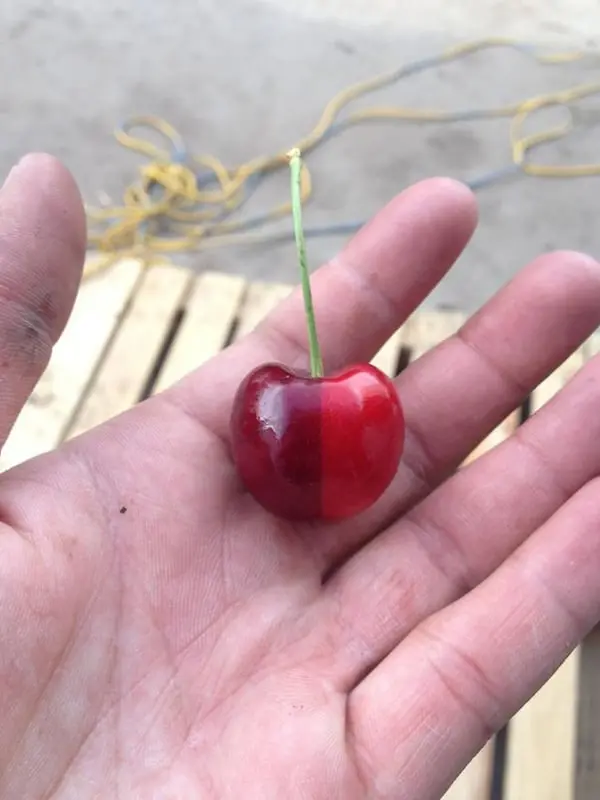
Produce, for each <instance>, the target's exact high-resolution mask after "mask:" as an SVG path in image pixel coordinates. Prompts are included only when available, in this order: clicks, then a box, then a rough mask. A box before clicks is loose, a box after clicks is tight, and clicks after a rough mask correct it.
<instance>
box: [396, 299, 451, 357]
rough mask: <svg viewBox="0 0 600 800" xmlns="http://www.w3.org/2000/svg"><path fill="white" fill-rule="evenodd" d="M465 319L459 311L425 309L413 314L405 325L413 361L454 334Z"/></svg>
mask: <svg viewBox="0 0 600 800" xmlns="http://www.w3.org/2000/svg"><path fill="white" fill-rule="evenodd" d="M464 321H465V315H464V314H462V313H461V312H459V311H431V310H428V309H423V310H420V311H418V312H417V313H415V314H413V316H412V317H410V319H409V320H408V321H407V323H406V325H405V333H404V336H405V340H406V342H407V344H408V346H409V347H410V350H411V356H410V360H411V361H416V360H417V358H420V357H421V356H422V355H423V354H424V353H425V352H426V351H427V350H430V349H432V348H433V347H435V346H436V345H438V344H440V343H441V342H443V341H444V340H445V339H447V338H448V337H449V336H452V335H453V334H455V333H456V331H457V330H458V329H459V328H460V326H461V325H462V324H463V322H464Z"/></svg>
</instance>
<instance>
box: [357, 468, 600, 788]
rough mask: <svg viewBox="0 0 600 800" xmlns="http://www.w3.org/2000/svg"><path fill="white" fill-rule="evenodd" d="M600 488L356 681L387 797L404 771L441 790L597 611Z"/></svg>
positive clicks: (369, 750) (362, 721)
mask: <svg viewBox="0 0 600 800" xmlns="http://www.w3.org/2000/svg"><path fill="white" fill-rule="evenodd" d="M599 490H600V480H599V479H596V480H595V481H593V482H591V483H589V484H587V486H586V487H584V488H583V489H581V491H580V492H579V493H578V494H576V495H575V496H574V497H573V498H572V499H571V500H570V501H569V502H568V503H567V504H565V505H564V506H563V507H562V508H561V510H560V511H558V512H557V513H556V514H555V515H554V516H553V517H552V518H551V519H550V520H549V521H548V522H547V523H546V524H545V525H544V526H543V527H542V528H540V529H539V530H538V531H537V532H536V533H535V534H534V535H533V536H532V537H530V539H529V540H528V541H527V542H526V543H525V544H524V545H523V546H522V547H521V548H520V549H519V550H517V551H516V552H515V553H514V554H513V556H511V558H509V559H508V560H507V561H506V562H505V563H504V564H503V565H502V566H501V567H500V568H499V569H498V570H497V571H496V572H495V573H494V574H493V575H492V576H491V577H490V578H488V579H487V580H486V581H485V582H484V583H482V584H480V585H479V586H478V587H477V588H476V589H474V590H473V591H472V592H470V593H469V594H468V595H465V596H464V597H463V598H462V599H461V600H459V601H458V602H456V603H454V604H453V605H451V606H448V607H447V608H446V609H444V610H443V611H441V612H439V613H438V614H436V615H434V616H432V617H430V618H429V619H428V620H427V621H426V622H424V623H423V624H422V625H421V626H419V627H418V628H416V629H415V630H414V631H413V632H412V633H411V634H410V635H409V636H408V637H407V638H406V639H405V640H404V642H403V643H402V644H400V645H399V646H398V647H397V648H396V649H395V650H394V651H393V652H392V653H391V654H390V655H389V656H388V657H387V658H386V659H385V660H384V661H383V662H382V663H381V664H380V665H379V666H378V667H377V668H376V669H375V670H374V671H373V672H372V673H370V675H369V676H368V677H367V678H366V679H365V680H364V681H363V682H362V683H361V684H359V685H358V686H357V687H356V689H355V690H354V692H353V693H352V695H351V698H350V705H349V712H350V724H351V730H352V737H353V739H354V740H355V742H356V745H357V746H356V752H357V754H360V759H361V760H362V762H363V763H362V764H359V768H360V769H361V772H362V774H363V775H364V776H365V779H366V780H369V781H372V782H373V783H374V784H375V785H376V786H377V789H378V792H379V793H378V794H377V796H378V797H382V798H388V797H389V798H392V797H393V798H404V797H405V795H404V794H402V785H403V784H404V783H405V776H406V775H407V774H410V775H411V780H410V787H411V791H410V792H409V793H408V794H407V795H406V797H408V796H411V797H419V798H420V797H423V798H430V797H431V798H433V797H441V796H442V795H443V794H444V791H445V790H446V789H447V788H448V787H449V786H450V784H451V783H452V782H453V780H454V779H455V778H456V777H457V776H458V774H459V773H460V772H461V771H462V769H463V768H464V767H465V766H466V764H467V763H468V762H469V761H470V760H471V758H472V757H473V756H474V755H475V754H476V753H477V752H478V751H479V750H480V749H481V748H482V747H483V745H484V744H485V743H486V741H487V740H488V739H489V738H490V737H491V736H492V735H493V734H494V733H495V732H496V731H497V730H499V729H500V728H501V727H503V726H504V725H505V724H506V723H507V722H508V720H509V719H510V718H511V717H512V716H513V715H514V714H515V713H516V712H517V711H518V710H519V708H520V707H521V706H522V705H524V704H525V703H526V702H527V701H528V700H529V699H530V698H531V697H532V696H533V695H534V694H535V693H536V692H537V691H538V689H540V688H541V686H543V684H544V683H545V682H546V681H547V680H548V679H549V678H550V677H551V675H552V674H553V673H554V672H555V671H556V669H558V667H559V666H560V664H561V663H562V662H563V661H564V660H565V659H566V658H567V656H568V655H569V654H570V653H571V652H572V651H573V650H574V649H575V647H576V646H577V645H578V644H579V642H580V641H581V640H582V639H583V638H584V637H585V636H586V634H587V633H588V632H589V631H590V630H591V629H592V628H593V627H594V626H595V625H596V624H597V622H598V621H599V620H600V583H599V582H598V574H600V501H599V500H598V497H599V496H600V495H599ZM391 697H395V698H397V700H392V701H390V698H391ZM407 732H410V735H407Z"/></svg>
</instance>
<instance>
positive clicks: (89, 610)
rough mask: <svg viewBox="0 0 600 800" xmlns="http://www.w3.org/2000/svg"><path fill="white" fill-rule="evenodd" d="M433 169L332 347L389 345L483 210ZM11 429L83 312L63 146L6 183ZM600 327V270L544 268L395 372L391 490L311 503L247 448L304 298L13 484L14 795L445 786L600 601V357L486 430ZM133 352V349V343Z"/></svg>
mask: <svg viewBox="0 0 600 800" xmlns="http://www.w3.org/2000/svg"><path fill="white" fill-rule="evenodd" d="M475 217H476V214H475V210H474V203H473V199H472V197H471V196H470V194H469V193H468V192H467V190H466V189H464V188H463V187H461V186H459V185H457V184H454V183H452V182H450V181H445V180H444V181H428V182H425V183H422V184H420V185H418V186H415V187H413V188H412V189H410V190H408V191H407V192H405V193H404V194H402V195H400V196H399V197H398V198H397V199H395V200H394V201H393V202H392V203H391V204H390V205H389V206H388V207H387V208H386V209H384V210H383V211H382V212H381V213H380V214H379V215H378V217H377V218H376V219H375V220H374V221H373V222H372V223H371V224H370V225H369V226H367V227H366V228H365V229H364V230H363V231H362V232H361V233H360V234H359V235H358V236H357V237H356V238H355V239H354V241H353V242H352V243H351V244H350V245H349V246H348V247H347V248H346V250H345V251H344V252H343V254H342V255H341V256H340V257H339V258H337V259H336V260H334V261H333V262H332V263H330V264H329V265H327V266H326V267H324V268H323V269H321V270H320V271H319V272H318V273H316V274H315V276H314V284H313V286H314V294H315V305H316V312H317V318H318V320H319V323H320V334H321V342H322V346H323V350H324V356H325V361H326V366H327V367H328V368H329V369H334V368H337V367H339V366H342V365H344V364H347V363H349V362H352V361H359V360H367V359H369V358H371V357H372V356H373V354H374V353H375V352H376V351H377V349H378V348H379V347H380V346H381V345H382V344H383V342H384V341H385V340H386V339H387V338H388V337H389V336H390V335H391V334H392V332H393V331H394V330H395V329H396V328H397V327H398V326H399V324H401V323H402V322H403V321H404V319H405V318H406V317H407V316H408V315H409V314H410V312H411V311H412V310H413V309H414V308H415V307H416V306H417V305H418V304H419V303H420V302H421V301H422V300H423V299H424V297H425V296H426V295H427V294H428V293H429V291H430V290H431V289H432V288H433V287H434V286H435V285H436V283H437V282H438V281H439V279H440V278H441V277H442V275H443V274H444V273H445V272H446V270H447V269H448V268H449V267H450V266H451V264H452V262H453V261H454V260H455V258H456V257H457V256H458V255H459V253H460V251H461V249H462V248H463V247H464V245H465V243H466V242H467V240H468V238H469V237H470V235H471V233H472V230H473V227H474V225H475ZM0 225H1V227H0V297H1V301H0V356H1V362H2V368H3V377H2V382H1V384H0V400H1V401H2V402H1V403H0V435H1V438H2V440H5V439H6V437H7V435H8V432H9V430H10V428H11V426H12V424H13V423H14V420H15V418H16V416H17V414H18V413H19V410H20V408H21V407H22V405H23V403H24V402H25V401H26V399H27V397H28V395H29V394H30V392H31V391H32V389H33V386H34V384H35V382H36V381H37V379H38V378H39V376H40V374H41V372H42V370H43V368H44V367H45V364H46V362H47V359H48V357H49V353H50V349H51V346H52V343H53V342H54V341H55V340H56V339H57V337H58V336H59V335H60V333H61V331H62V328H63V327H64V324H65V322H66V319H67V317H68V315H69V313H70V310H71V306H72V303H73V299H74V295H75V293H76V290H77V286H78V282H79V279H80V271H81V262H82V259H83V250H84V240H85V236H84V221H83V213H82V209H81V201H80V198H79V195H78V193H77V190H76V188H75V186H74V185H73V182H72V180H71V178H70V176H69V175H68V174H67V173H66V172H65V170H64V169H63V168H62V167H60V165H59V164H57V163H56V162H55V161H54V160H52V159H50V158H49V157H45V156H33V157H29V158H28V159H26V160H24V161H23V162H21V164H20V165H19V166H18V167H17V168H16V169H15V171H14V172H13V173H12V174H11V176H10V177H9V179H8V181H7V184H6V185H5V187H4V189H3V190H2V193H1V195H0ZM599 323H600V267H599V266H598V265H597V264H596V263H595V262H593V261H592V260H591V259H589V258H587V257H584V256H581V255H578V254H573V253H558V254H553V255H548V256H544V257H542V258H540V259H538V260H537V261H536V262H534V263H533V264H531V265H530V266H529V267H528V268H527V269H525V270H524V271H523V272H522V273H521V274H520V275H519V276H518V277H517V278H516V279H515V280H514V281H513V282H512V283H511V284H509V285H508V286H507V287H506V288H505V289H503V290H502V291H501V292H500V293H499V294H498V295H497V296H496V297H495V298H494V299H493V300H491V301H490V303H488V305H487V306H486V307H484V309H483V310H482V311H481V312H480V313H479V314H477V315H476V316H474V317H473V318H472V319H471V320H470V321H469V322H468V323H467V324H466V326H465V327H464V328H463V329H462V330H461V331H460V333H459V334H458V335H457V336H456V337H454V338H452V339H450V340H448V341H447V342H445V343H444V344H443V345H441V346H440V347H439V348H437V349H436V350H435V351H432V352H431V353H429V354H428V355H427V356H425V357H423V358H422V359H420V360H419V361H418V362H416V363H415V364H414V365H412V366H411V367H410V368H409V369H408V370H406V371H405V372H404V373H403V374H402V375H401V377H400V378H399V379H398V382H397V383H398V390H399V392H400V395H401V397H402V400H403V404H404V408H405V412H406V417H407V424H408V431H407V444H406V451H405V455H404V458H403V461H402V465H401V468H400V470H399V473H398V475H397V478H396V480H395V482H394V484H393V485H392V486H391V487H390V489H389V491H388V492H387V493H386V494H385V495H384V497H383V498H382V499H381V500H380V501H379V502H378V503H377V504H376V506H375V507H373V508H372V509H370V510H369V511H368V512H367V513H365V514H363V515H362V516H361V517H360V518H358V519H355V520H353V521H351V522H345V523H341V524H336V525H328V526H323V527H320V526H316V525H297V526H291V525H289V524H286V523H283V522H281V521H279V520H277V519H274V518H272V517H270V516H269V515H267V514H266V513H264V512H263V511H262V510H261V508H259V507H258V506H257V505H256V504H255V503H254V501H253V500H252V498H251V497H250V496H248V494H247V493H245V492H244V489H243V487H242V486H241V485H240V482H239V480H238V478H237V476H236V472H235V469H234V467H233V465H232V463H231V460H230V457H229V446H228V416H229V411H230V407H231V401H232V397H233V394H234V392H235V389H236V387H237V385H238V383H239V381H240V380H241V378H242V377H243V376H244V374H246V372H247V371H248V370H249V369H251V368H252V367H253V366H255V365H256V364H258V363H260V362H263V361H266V360H279V361H283V362H286V363H287V364H289V365H290V366H292V367H294V366H300V365H302V366H305V365H306V363H307V354H306V339H305V327H304V316H303V311H302V300H301V296H300V294H299V293H294V294H293V295H292V296H291V298H289V299H288V300H287V301H285V302H284V303H283V304H282V305H281V307H279V308H278V309H277V310H276V311H275V312H274V313H273V314H272V315H271V316H270V317H269V318H268V319H267V320H266V321H265V322H264V323H263V324H261V325H260V326H259V328H258V329H257V330H256V331H255V332H253V333H252V334H251V335H249V336H248V337H246V338H245V339H243V340H242V341H240V342H239V343H238V344H236V345H235V346H232V347H230V348H229V349H228V350H226V351H225V352H224V353H222V354H221V355H219V356H218V357H217V358H215V359H214V360H213V361H211V362H210V363H208V364H206V365H205V366H203V367H202V368H201V369H199V370H198V371H197V372H196V373H195V374H192V375H190V376H188V377H187V378H186V379H184V380H183V381H182V382H181V383H179V384H177V385H176V386H174V387H173V388H172V389H170V390H169V391H167V392H165V393H163V394H161V395H158V396H156V397H154V398H152V399H151V400H149V401H147V402H145V403H143V404H141V405H140V406H138V407H137V408H135V409H133V410H131V411H129V412H128V413H126V414H124V415H123V416H121V417H118V418H116V419H113V420H111V421H110V422H109V423H107V424H105V425H104V426H102V427H100V428H97V429H96V430H94V431H92V432H90V433H88V434H85V435H83V436H81V437H79V438H77V439H74V440H72V441H70V442H69V443H67V444H66V445H64V446H63V447H61V448H60V449H59V450H57V451H56V452H53V453H49V454H47V455H44V456H42V457H40V458H37V459H35V460H33V461H30V462H28V463H25V464H22V465H20V466H19V467H17V468H15V469H13V470H10V471H9V472H6V473H4V474H3V475H2V476H1V478H0V520H1V525H2V530H1V534H0V645H1V646H0V720H1V724H0V797H1V798H2V800H13V799H14V800H22V798H24V797H26V798H28V800H37V798H50V797H52V798H61V799H62V798H69V799H70V798H74V799H75V798H76V799H77V800H85V799H86V798H96V797H102V798H111V797H114V798H117V797H119V798H144V800H150V798H157V799H158V798H161V799H162V798H165V800H167V799H170V798H173V799H174V800H179V798H181V799H182V800H188V798H190V799H191V798H202V799H204V798H206V799H207V800H211V799H212V798H224V799H225V798H236V800H237V799H238V798H242V797H244V798H258V799H259V800H260V799H262V798H264V800H270V798H274V799H275V798H278V799H279V798H289V799H290V800H293V799H294V798H311V799H312V800H320V799H321V798H323V800H334V798H343V800H351V799H352V798H394V800H408V798H410V800H436V799H437V798H440V797H441V795H442V794H443V792H444V790H445V788H446V787H447V786H448V785H449V784H450V783H451V782H452V780H453V779H454V778H455V777H456V775H457V774H458V773H459V772H460V770H461V769H462V768H463V766H464V765H465V764H466V763H467V762H468V760H469V759H470V758H471V756H472V755H473V754H474V753H475V752H476V751H477V750H478V749H479V748H480V747H481V746H482V745H483V744H484V743H485V741H486V740H487V739H488V738H489V737H490V736H491V735H492V734H493V732H494V731H495V730H497V729H498V728H499V727H500V726H502V725H503V724H504V722H505V721H506V720H507V719H508V718H509V716H511V715H512V714H513V713H514V712H515V711H516V710H517V708H518V707H519V706H520V705H521V704H522V703H524V702H525V701H526V699H527V698H528V697H529V696H530V695H531V694H532V693H533V692H534V691H535V690H536V689H537V688H538V687H539V686H540V685H541V684H542V683H543V681H545V680H546V679H547V678H548V677H549V676H550V674H551V673H552V671H553V670H554V669H555V668H556V667H557V666H558V665H559V663H560V662H561V660H562V659H563V658H564V657H565V656H566V655H567V654H568V652H569V651H570V650H571V649H573V648H574V647H575V645H576V644H577V643H578V641H579V640H580V639H581V638H582V637H583V636H584V635H585V633H586V632H587V631H588V630H589V629H590V628H591V627H592V626H593V625H594V624H595V623H596V621H597V619H598V618H599V617H600V585H599V584H598V581H597V575H598V570H599V569H600V536H599V535H598V525H599V523H600V495H599V493H598V488H597V486H598V485H597V483H594V479H595V478H596V476H597V474H598V471H599V468H600V450H599V449H598V448H597V446H596V444H595V443H596V442H597V440H598V436H599V435H600V415H599V414H598V413H597V407H598V402H599V400H600V364H598V363H595V362H591V363H590V364H589V365H588V366H587V367H586V368H585V370H584V371H583V372H582V374H580V375H579V376H577V377H576V378H575V379H574V380H573V382H572V383H571V384H570V385H569V386H568V387H567V388H566V389H565V390H564V391H563V392H562V393H561V394H560V395H559V396H558V397H557V398H556V399H555V400H554V401H552V402H551V403H549V404H548V405H547V406H546V407H545V408H544V409H543V410H542V411H541V412H540V413H539V414H537V415H535V416H534V417H533V418H532V419H530V420H529V421H528V422H527V423H526V424H525V425H524V426H523V427H522V428H521V429H520V430H519V432H518V433H517V434H515V435H514V436H513V437H512V439H510V440H509V441H508V442H507V443H505V444H503V445H502V446H500V447H499V448H497V449H496V450H494V451H493V452H491V453H490V454H488V455H486V456H484V457H482V458H480V459H479V460H478V461H477V462H476V463H474V464H472V465H471V466H469V467H466V468H465V469H462V470H460V471H458V472H456V467H457V466H458V465H460V463H461V462H462V461H463V459H464V458H465V457H466V456H467V454H468V453H469V451H470V450H471V449H472V448H473V447H474V446H475V445H476V444H477V443H478V442H479V441H480V440H481V439H482V438H483V437H484V436H485V435H486V434H487V433H488V432H489V431H490V430H492V429H493V428H494V427H495V425H497V424H498V423H499V422H500V421H501V420H502V419H503V418H504V417H505V416H506V415H507V414H508V413H509V412H510V411H511V410H512V409H513V408H515V407H517V405H518V404H519V403H520V402H521V400H522V399H523V397H524V396H525V395H526V394H527V393H528V391H529V390H530V389H531V388H533V387H534V386H535V385H536V384H537V383H538V382H539V381H540V380H541V379H542V378H543V377H544V376H545V375H547V374H548V373H549V372H550V371H552V369H553V368H555V367H556V366H557V365H558V364H559V363H560V362H561V361H562V360H564V358H565V357H566V356H567V355H568V354H569V353H570V352H571V351H573V350H574V349H575V348H576V347H577V346H578V345H579V344H580V343H581V342H582V341H583V340H584V339H585V338H586V337H587V336H588V335H589V334H590V333H591V332H592V330H593V329H594V328H595V327H596V326H597V325H598V324H599ZM132 357H135V354H132Z"/></svg>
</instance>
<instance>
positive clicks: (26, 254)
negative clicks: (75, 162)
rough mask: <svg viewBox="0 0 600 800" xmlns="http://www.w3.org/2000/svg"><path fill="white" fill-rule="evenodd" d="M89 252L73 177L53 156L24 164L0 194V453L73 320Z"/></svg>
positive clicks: (32, 157) (30, 158)
mask: <svg viewBox="0 0 600 800" xmlns="http://www.w3.org/2000/svg"><path fill="white" fill-rule="evenodd" d="M85 247H86V226H85V213H84V209H83V203H82V201H81V196H80V194H79V191H78V189H77V187H76V185H75V181H74V180H73V178H72V177H71V175H70V173H69V172H68V171H67V170H66V169H65V167H63V166H62V165H61V164H60V163H59V162H58V161H57V160H56V159H54V158H53V157H51V156H48V155H44V154H32V155H28V156H26V157H25V158H23V159H22V160H21V161H20V162H19V163H18V164H17V165H16V166H15V167H14V168H13V169H12V170H11V172H10V173H9V175H8V178H7V179H6V182H5V183H4V186H3V187H2V189H1V190H0V448H2V447H3V446H4V443H5V441H6V439H7V437H8V434H9V433H10V430H11V428H12V426H13V425H14V423H15V420H16V418H17V416H18V415H19V413H20V411H21V409H22V407H23V405H24V404H25V402H26V401H27V398H28V397H29V395H30V394H31V392H32V391H33V389H34V387H35V385H36V383H37V382H38V380H39V379H40V377H41V375H42V372H43V371H44V369H45V368H46V365H47V364H48V361H49V359H50V355H51V352H52V347H53V346H54V344H55V343H56V341H57V340H58V338H59V336H60V335H61V333H62V331H63V329H64V327H65V325H66V323H67V320H68V318H69V315H70V314H71V311H72V308H73V304H74V301H75V297H76V294H77V290H78V287H79V282H80V279H81V273H82V268H83V262H84V257H85Z"/></svg>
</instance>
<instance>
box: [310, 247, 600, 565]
mask: <svg viewBox="0 0 600 800" xmlns="http://www.w3.org/2000/svg"><path fill="white" fill-rule="evenodd" d="M598 325H600V265H599V264H598V263H597V262H595V261H594V260H593V259H591V258H588V257H587V256H584V255H580V254H578V253H560V252H559V253H553V254H549V255H545V256H542V257H541V258H538V259H537V260H535V261H534V262H533V263H531V264H530V265H529V266H528V267H526V268H525V269H524V270H523V271H522V272H521V273H519V274H518V275H517V276H516V277H515V278H514V279H513V280H512V281H511V282H510V283H509V284H508V285H507V286H506V287H504V288H503V289H502V290H501V291H500V292H498V294H497V295H496V296H495V297H493V298H492V299H491V300H490V301H489V302H488V303H487V304H486V305H484V307H483V308H482V309H481V310H480V311H479V312H478V313H477V314H475V315H474V316H473V317H472V318H471V319H470V320H469V321H468V322H467V323H466V325H465V326H463V328H462V329H461V330H460V331H459V332H458V333H457V334H456V335H455V336H452V337H451V338H450V339H448V340H446V341H445V342H443V343H442V344H441V345H439V346H438V347H436V348H434V349H433V350H432V351H430V352H428V353H426V354H425V355H424V356H423V357H422V358H420V359H418V360H417V361H416V362H414V364H411V365H410V366H409V367H408V368H407V369H406V370H405V371H404V372H403V373H402V374H401V375H400V376H399V378H398V379H397V381H396V385H397V388H398V392H399V395H400V398H401V400H402V403H403V406H404V410H405V415H406V424H407V430H406V445H405V450H404V454H403V457H402V461H401V464H400V469H399V471H398V474H397V476H396V478H395V480H394V481H393V483H392V485H391V486H390V487H389V489H388V491H387V492H386V493H385V494H384V496H383V497H382V498H381V499H380V501H379V502H377V503H376V504H375V505H374V506H373V507H372V508H371V509H370V510H369V511H367V512H366V513H365V514H363V515H361V516H360V517H358V518H356V519H354V520H349V521H346V522H343V523H340V524H335V525H329V526H325V527H323V528H322V529H321V530H320V531H319V535H318V536H317V537H315V534H314V531H313V532H312V533H311V534H310V536H311V539H312V547H314V548H316V549H317V551H318V554H319V557H320V561H321V563H322V565H323V569H324V571H325V572H326V573H331V572H332V571H333V570H335V569H336V568H337V567H338V566H339V565H340V564H341V563H342V562H343V561H344V560H346V559H348V558H349V557H350V556H351V555H352V554H353V553H354V552H356V551H357V550H358V549H359V548H361V547H363V546H364V545H365V544H366V543H367V542H368V541H369V540H370V539H373V538H374V537H375V536H376V535H377V534H378V533H379V532H380V531H381V530H383V529H385V528H386V527H387V526H388V525H389V524H391V523H392V522H393V521H394V520H395V519H397V518H398V517H399V516H401V515H402V514H404V513H406V512H407V511H408V510H409V509H410V508H411V507H413V506H414V505H415V504H416V503H417V502H419V501H420V500H421V499H422V498H423V497H425V496H426V495H427V494H428V493H429V492H431V491H432V490H433V489H434V488H435V487H436V486H438V485H439V484H440V483H442V482H443V481H444V480H445V479H446V478H447V477H448V476H449V475H450V474H451V473H452V472H453V471H454V470H455V469H456V468H457V467H458V466H459V465H460V464H461V463H462V462H463V461H464V459H465V458H466V457H467V456H468V455H469V453H471V452H472V451H473V449H474V448H475V447H476V446H477V445H478V444H479V443H480V442H481V441H482V439H484V438H485V437H486V436H487V435H488V434H489V433H490V432H491V431H492V430H493V429H494V428H495V427H497V426H498V425H499V424H500V423H501V422H502V421H503V420H504V419H505V418H506V417H507V416H508V415H509V414H510V413H511V412H512V411H513V410H514V409H516V408H518V407H519V406H520V405H521V404H522V403H523V401H524V400H525V398H526V397H527V395H528V394H529V393H530V392H531V391H532V390H533V389H534V388H535V387H536V386H537V385H538V383H539V382H540V381H541V380H543V379H544V378H545V377H546V376H547V375H548V374H550V373H551V372H552V371H553V370H554V369H556V368H557V367H558V366H559V365H560V364H561V363H562V362H563V361H564V360H565V359H566V358H567V357H568V356H569V355H570V354H571V353H572V352H573V351H574V350H576V349H577V347H579V346H580V345H581V344H582V342H584V341H585V340H586V339H587V338H588V336H589V335H590V334H591V333H592V332H593V331H594V330H595V329H596V328H597V327H598Z"/></svg>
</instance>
